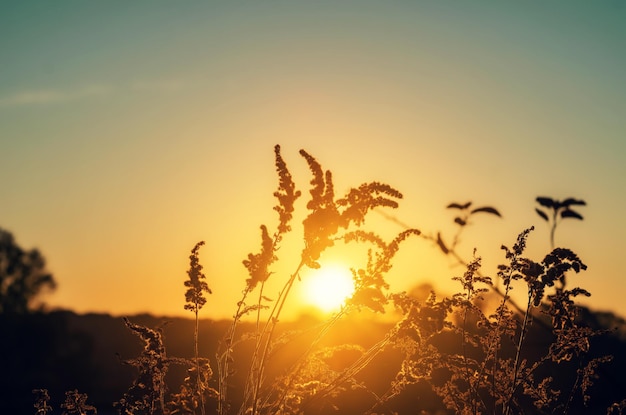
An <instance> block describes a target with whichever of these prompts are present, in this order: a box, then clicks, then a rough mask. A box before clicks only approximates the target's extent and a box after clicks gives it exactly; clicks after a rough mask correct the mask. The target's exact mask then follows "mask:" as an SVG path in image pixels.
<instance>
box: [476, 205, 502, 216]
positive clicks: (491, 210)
mask: <svg viewBox="0 0 626 415" xmlns="http://www.w3.org/2000/svg"><path fill="white" fill-rule="evenodd" d="M478 212H485V213H491V214H492V215H496V216H498V217H502V215H501V214H500V212H498V210H497V209H495V208H492V207H491V206H483V207H479V208H476V209H474V210H472V212H471V213H478Z"/></svg>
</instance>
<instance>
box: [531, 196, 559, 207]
mask: <svg viewBox="0 0 626 415" xmlns="http://www.w3.org/2000/svg"><path fill="white" fill-rule="evenodd" d="M535 200H536V201H537V202H538V203H539V204H540V205H541V206H545V207H547V208H553V207H555V206H556V204H557V203H556V202H555V201H554V200H552V199H551V198H549V197H543V196H540V197H538V198H537V199H535Z"/></svg>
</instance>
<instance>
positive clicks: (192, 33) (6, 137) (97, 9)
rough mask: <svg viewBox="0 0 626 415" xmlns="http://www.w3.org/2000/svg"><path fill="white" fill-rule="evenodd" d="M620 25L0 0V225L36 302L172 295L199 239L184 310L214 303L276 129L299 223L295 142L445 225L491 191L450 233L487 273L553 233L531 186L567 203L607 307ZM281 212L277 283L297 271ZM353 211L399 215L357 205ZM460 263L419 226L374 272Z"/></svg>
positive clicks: (564, 240)
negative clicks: (42, 291) (35, 262)
mask: <svg viewBox="0 0 626 415" xmlns="http://www.w3.org/2000/svg"><path fill="white" fill-rule="evenodd" d="M625 41H626V5H625V4H624V3H622V2H619V1H608V0H607V1H596V2H588V1H552V2H541V1H526V2H491V1H472V2H453V1H388V2H380V1H367V0H365V1H358V2H357V1H342V2H332V1H315V2H286V1H271V2H210V1H202V2H200V1H186V2H165V1H150V2H148V1H136V2H122V1H108V2H82V1H68V0H65V1H55V2H35V1H20V2H2V3H0V188H1V189H2V197H1V203H0V227H1V228H3V229H5V230H8V231H10V232H12V233H13V235H14V236H15V238H16V240H17V242H18V243H19V244H20V245H21V246H22V247H24V248H35V247H36V248H38V249H39V250H40V251H41V252H42V253H43V254H44V256H45V258H46V259H47V266H48V269H49V270H50V271H51V272H52V273H53V275H54V277H55V279H56V281H57V283H58V288H57V289H56V290H55V291H54V292H52V293H50V294H48V295H46V297H45V301H46V303H47V304H48V305H49V306H50V307H52V308H65V309H72V310H75V311H77V312H81V313H83V312H108V313H112V314H114V315H128V314H134V313H140V312H149V313H153V314H157V315H170V316H173V315H188V314H189V312H188V311H185V310H184V309H183V305H184V287H183V281H184V280H185V279H186V277H187V275H186V271H187V269H188V267H189V262H188V256H189V252H190V250H191V249H192V248H193V246H194V245H195V244H196V242H198V241H200V240H204V241H206V245H205V246H204V247H202V249H201V251H200V261H201V263H202V264H203V266H204V271H205V273H206V275H207V282H208V284H209V286H210V287H211V289H212V290H213V294H212V295H211V296H210V298H209V302H208V303H207V306H206V307H205V309H204V310H203V311H202V313H204V316H206V317H211V318H227V317H229V316H231V315H232V314H233V312H234V306H235V303H236V301H237V300H238V299H239V298H240V296H241V292H242V290H243V288H244V284H245V279H246V278H247V274H246V270H245V268H244V267H243V265H242V262H241V261H242V260H243V259H245V258H246V257H247V255H248V253H251V252H252V253H256V252H258V250H259V247H260V231H259V226H260V225H261V224H267V226H268V227H270V229H273V228H275V226H276V224H277V216H276V214H275V212H274V211H273V210H272V207H273V206H274V205H275V200H274V199H273V197H272V193H273V192H274V190H275V189H276V187H277V183H278V181H277V177H276V174H275V170H274V153H273V148H274V145H276V144H280V145H281V148H282V154H283V157H284V159H285V161H286V162H287V165H288V167H289V169H290V170H291V172H292V174H293V177H294V181H295V182H296V185H297V186H298V188H299V189H300V190H301V191H302V192H303V195H304V196H303V198H302V200H300V202H299V204H298V205H297V209H299V210H298V212H299V213H298V214H297V216H296V219H299V220H302V216H298V215H302V213H301V212H303V211H304V210H305V206H304V205H305V203H306V199H305V197H306V196H308V189H309V188H308V183H309V180H310V174H309V171H308V169H307V166H306V162H305V160H304V159H303V158H302V157H300V155H299V154H298V151H299V150H300V149H305V150H307V151H308V152H309V153H310V154H312V155H313V156H314V157H315V158H316V159H317V160H318V161H319V162H320V163H321V165H322V166H323V167H324V168H325V169H328V170H331V171H332V172H333V175H334V179H335V188H336V192H337V193H338V195H341V194H343V193H345V192H347V190H348V189H349V188H351V187H356V186H358V185H360V184H361V183H365V182H370V181H380V182H383V183H388V184H390V185H392V186H394V187H395V188H397V189H398V190H400V191H401V192H402V193H403V195H404V198H403V200H402V201H401V203H400V207H399V208H398V209H397V210H389V209H388V210H386V211H385V212H384V213H386V214H387V215H392V216H393V217H395V218H396V219H398V220H399V221H401V222H403V223H406V224H408V225H410V226H412V227H416V228H418V229H420V230H421V231H423V232H424V233H425V234H429V235H435V234H436V233H437V232H438V231H440V232H441V234H442V236H443V238H444V239H445V238H448V239H447V240H450V239H451V238H452V235H454V232H455V229H456V228H455V227H454V226H455V225H454V224H453V223H452V219H453V215H452V212H451V211H450V210H447V209H446V206H447V205H448V204H449V203H451V202H459V203H462V202H466V201H473V203H474V206H493V207H495V208H497V209H498V210H499V211H500V212H501V213H502V216H503V217H502V218H497V217H495V216H491V215H486V214H483V215H475V220H473V223H472V224H471V226H469V227H468V228H467V229H466V230H465V231H464V233H463V234H462V237H461V242H460V245H459V249H460V251H461V253H462V255H464V257H465V258H468V259H469V258H471V256H472V252H473V249H474V248H476V249H477V255H480V256H481V257H482V258H483V272H484V273H485V274H487V275H495V273H496V266H497V264H499V263H502V262H503V260H504V257H503V253H502V251H501V249H500V246H501V245H502V244H505V245H508V246H511V245H512V244H513V243H514V242H515V239H516V236H517V234H518V233H519V232H520V231H522V230H523V229H525V228H527V227H529V226H533V225H534V226H535V228H536V229H535V231H534V232H533V233H531V236H530V238H529V243H528V246H529V247H528V255H529V256H530V257H532V258H533V259H535V260H541V259H542V258H543V256H544V255H545V254H547V253H548V252H549V250H550V243H549V228H548V225H547V224H546V223H544V222H543V221H542V219H541V218H540V217H539V216H538V215H537V214H536V213H535V212H534V209H535V207H536V203H535V198H536V197H537V196H549V197H552V198H556V199H565V198H567V197H575V198H579V199H584V200H585V201H586V202H587V206H583V207H580V208H579V209H578V212H579V213H580V214H582V215H583V216H584V220H583V221H577V220H574V219H569V220H566V221H563V222H562V223H561V224H560V225H559V227H558V229H557V231H556V243H557V245H559V246H565V247H568V248H571V249H572V250H573V251H574V252H576V253H577V254H578V255H579V256H580V257H581V258H582V260H583V261H584V262H585V263H586V264H587V265H588V266H589V268H588V270H587V271H586V272H584V273H582V274H580V275H577V276H575V277H573V278H572V281H573V282H572V285H574V284H576V285H580V286H583V287H584V288H587V289H588V290H589V291H591V292H592V297H590V298H589V299H587V300H585V301H584V304H586V305H588V306H590V307H591V308H593V309H595V310H604V311H606V310H611V311H615V312H617V313H618V314H620V315H622V316H626V304H625V303H624V301H623V292H624V288H626V282H624V278H623V272H622V270H621V268H622V266H623V265H622V264H621V257H622V255H623V251H624V247H625V246H624V245H625V244H624V235H626V219H625V218H624V214H623V211H624V206H625V205H626V192H625V190H624V189H626V139H625V137H624V133H625V132H626V116H624V115H625V114H626V76H625V75H624V74H626V48H625V47H624V44H625ZM297 223H298V222H297V221H296V222H294V224H295V225H294V234H293V235H292V236H290V238H291V239H290V238H286V240H285V241H283V246H281V250H280V251H279V256H280V258H281V259H280V260H279V266H278V267H277V268H276V270H275V275H273V277H272V278H276V281H284V279H285V278H287V277H288V275H289V273H290V272H293V269H292V268H291V271H290V268H289V267H290V264H291V262H292V261H293V260H294V258H296V260H297V257H298V255H299V249H301V247H299V244H300V242H301V237H299V236H298V230H300V229H299V227H298V226H296V225H297ZM367 223H368V224H370V226H372V227H373V229H375V230H376V231H377V232H380V233H381V234H382V235H384V236H385V237H393V235H395V234H396V233H397V232H400V231H402V230H403V228H402V227H401V226H399V225H398V224H397V223H396V222H394V221H391V220H388V219H385V218H384V217H383V216H382V215H380V214H378V213H377V212H372V213H371V214H370V215H369V218H368V222H367ZM300 231H301V230H300ZM339 251H341V250H339ZM346 255H347V254H346ZM322 259H324V258H322ZM327 259H328V261H332V260H335V261H339V262H342V261H343V262H347V263H349V262H350V261H349V260H346V257H345V256H344V257H342V254H341V253H339V254H336V256H335V257H333V256H332V253H329V254H328V258H327ZM462 272H463V268H459V267H455V266H454V262H453V261H451V260H450V258H447V257H445V256H443V255H441V253H440V252H438V251H437V249H436V247H434V246H433V244H432V243H429V242H428V241H426V240H423V239H419V238H418V239H415V240H410V241H407V243H405V244H404V246H403V249H402V250H401V252H400V253H399V254H398V258H397V264H396V265H395V266H394V268H393V269H392V272H391V273H390V275H389V283H390V285H391V289H392V290H393V291H403V290H411V289H412V288H413V287H415V286H418V285H420V284H424V283H430V284H433V285H434V286H435V287H436V289H437V291H438V292H441V293H449V292H453V291H452V290H454V289H455V286H454V285H452V283H451V282H450V278H451V277H453V276H455V275H459V274H462ZM304 277H305V276H303V278H304ZM279 285H280V284H279ZM279 285H277V286H276V287H268V291H267V292H268V293H271V292H272V290H275V292H276V293H277V292H278V286H279ZM520 294H523V293H520ZM298 295H301V293H300V294H296V295H294V298H295V300H294V301H295V302H296V303H295V304H296V305H295V307H296V309H298V305H297V304H298V300H297V299H298V298H299V297H298ZM268 296H270V297H271V294H268ZM300 309H302V310H304V307H301V308H300Z"/></svg>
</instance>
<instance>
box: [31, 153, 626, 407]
mask: <svg viewBox="0 0 626 415" xmlns="http://www.w3.org/2000/svg"><path fill="white" fill-rule="evenodd" d="M300 155H301V156H302V157H303V158H304V160H305V162H306V163H307V165H308V167H309V170H310V172H311V175H312V180H311V181H310V189H309V196H310V197H309V200H308V202H307V203H306V209H307V212H306V213H305V214H304V220H303V221H302V227H301V228H300V227H298V229H301V230H302V237H301V238H299V239H300V240H301V242H302V246H301V251H300V256H299V258H298V261H296V262H295V263H294V267H293V270H292V271H291V272H290V273H288V274H286V275H283V274H281V273H278V272H275V269H276V268H277V265H278V264H279V263H280V262H281V261H285V259H284V258H280V256H279V255H280V253H281V251H280V247H281V244H282V243H284V241H285V237H286V236H287V234H290V233H292V232H294V230H293V229H292V225H293V224H292V221H293V218H294V214H295V213H294V212H295V209H296V201H297V200H298V199H299V198H300V197H302V192H301V191H299V190H297V189H296V185H295V183H294V181H293V179H292V176H291V174H290V172H289V169H288V168H287V164H286V162H285V161H284V159H283V157H282V155H281V152H280V147H279V146H276V147H275V167H276V171H277V173H278V178H279V185H278V189H277V190H276V191H275V192H274V196H275V197H276V199H277V204H276V206H275V207H274V210H275V211H276V212H277V214H278V220H277V224H276V226H275V227H273V228H270V227H268V226H266V225H262V226H261V228H260V229H261V243H260V249H259V251H258V252H256V253H251V254H249V255H248V257H247V258H246V259H245V260H244V261H243V264H244V266H245V267H246V269H247V271H248V279H247V280H246V281H242V298H241V299H240V300H239V301H238V302H237V303H236V304H234V317H233V320H232V321H231V322H229V323H228V325H227V326H226V327H224V329H223V330H222V334H221V336H220V338H219V339H213V342H215V344H216V346H215V349H214V351H215V354H214V355H201V353H200V350H201V349H204V348H203V347H201V345H200V313H201V310H202V309H203V307H204V306H206V305H207V304H209V306H210V301H207V300H208V299H207V296H208V295H210V294H211V290H210V288H209V284H208V283H207V279H206V276H205V275H204V274H203V268H202V265H201V264H200V258H199V253H200V250H201V248H202V245H203V242H199V243H198V244H197V245H196V246H194V247H193V249H192V250H191V255H190V266H189V270H188V279H187V280H186V281H185V282H184V284H185V287H186V289H187V291H186V297H185V305H184V307H185V309H187V310H189V311H190V312H191V313H192V315H193V318H194V327H193V333H190V336H189V337H190V344H192V345H193V351H194V353H193V356H188V357H173V356H171V355H170V354H169V353H168V352H167V347H166V345H165V341H164V328H163V327H148V326H146V325H142V324H138V323H137V322H133V321H131V320H130V319H124V324H125V325H126V327H127V328H128V329H129V330H130V332H132V333H133V334H134V335H136V336H137V337H138V338H139V339H140V340H141V341H142V342H143V344H144V348H143V350H142V351H141V352H140V353H139V355H138V356H137V357H135V358H132V359H128V360H125V363H127V364H128V365H130V366H132V367H134V369H135V373H136V375H137V376H136V378H135V379H134V381H132V383H131V385H130V387H129V388H128V390H127V391H126V392H125V393H124V394H123V396H121V397H120V398H119V400H118V401H117V402H116V403H115V408H116V410H117V411H118V412H119V413H120V414H124V415H130V414H135V415H138V414H191V413H194V414H205V413H217V414H220V415H226V414H242V415H243V414H252V415H257V414H309V413H310V414H320V413H334V412H336V413H362V414H378V413H433V414H434V413H455V414H521V413H567V414H570V413H571V414H573V413H586V412H587V411H589V410H590V408H594V410H595V411H597V410H598V406H597V405H596V404H595V402H594V396H593V395H592V392H593V391H594V383H597V382H598V381H599V379H601V378H602V376H603V373H604V372H603V371H605V370H606V368H607V367H610V365H611V364H612V363H611V362H612V359H613V357H612V356H610V355H607V354H605V353H603V350H599V351H597V350H595V349H594V346H595V344H597V342H596V340H597V339H603V338H606V336H607V335H610V333H608V332H607V331H606V330H605V329H604V328H602V327H599V326H597V325H595V326H594V325H590V324H588V322H589V319H585V318H581V314H580V312H581V308H580V307H578V306H577V305H576V303H575V300H576V298H577V297H579V296H588V295H590V294H589V293H588V292H587V291H586V290H584V289H582V288H579V287H576V286H572V284H571V281H572V279H573V276H574V275H575V274H577V273H579V272H581V271H584V270H585V269H586V268H587V267H586V265H585V264H584V262H583V261H582V260H581V259H580V258H579V257H578V256H577V255H576V254H575V253H574V252H572V251H570V250H568V249H565V248H554V249H553V250H552V251H551V252H549V253H547V254H546V255H545V257H544V258H543V259H541V260H539V261H536V260H532V259H530V258H527V257H526V256H525V249H526V242H527V238H528V235H529V233H530V232H532V231H533V229H532V228H530V229H525V230H523V231H522V232H521V233H520V234H519V235H518V236H517V238H516V239H515V240H514V242H513V244H512V245H511V246H503V247H502V248H503V252H504V264H502V265H500V266H499V267H498V270H497V272H496V274H495V275H494V276H493V277H490V276H487V275H485V274H483V273H482V271H481V258H480V257H478V256H474V257H473V258H470V259H468V260H465V259H464V258H462V257H461V256H460V255H459V254H458V253H457V243H458V240H459V238H458V236H459V234H460V232H462V231H463V229H465V227H466V226H468V224H469V223H470V219H471V218H474V216H475V215H485V214H487V215H496V216H499V215H500V213H499V211H498V210H497V209H495V208H493V207H490V206H480V207H475V206H473V205H472V204H471V203H464V204H459V203H452V204H450V205H449V206H448V208H449V209H450V211H451V212H454V213H455V214H456V215H455V218H454V221H455V223H456V224H457V225H458V232H459V233H457V235H455V236H454V237H453V238H451V240H452V242H449V243H446V242H445V241H444V238H443V237H442V235H441V234H440V233H437V234H436V235H430V234H425V233H422V232H421V231H420V230H418V229H411V228H408V229H405V230H403V231H402V232H400V233H399V234H397V235H396V236H395V237H394V238H392V239H391V240H389V241H386V240H384V239H383V238H382V237H381V236H379V234H377V233H375V232H372V231H371V230H368V229H367V228H365V227H364V225H365V223H366V220H367V218H368V216H369V214H370V213H371V212H372V211H373V210H375V209H376V210H379V209H393V208H395V207H397V206H398V203H399V201H400V200H401V199H402V194H401V193H400V192H399V191H398V190H396V189H394V188H393V187H391V186H389V185H387V184H383V183H378V182H372V183H366V184H362V185H360V186H359V187H355V188H352V189H350V190H349V191H348V192H347V194H346V195H344V196H343V197H339V198H338V197H336V195H335V190H334V186H333V176H332V174H331V172H330V171H325V170H323V169H322V167H321V165H320V163H319V162H318V161H317V160H316V159H315V158H314V157H313V156H311V155H310V154H309V153H307V152H306V151H303V150H302V151H300ZM537 202H538V204H539V207H538V208H537V213H538V215H539V216H540V217H541V218H542V219H544V220H546V221H548V222H549V223H550V225H551V235H550V238H551V241H552V244H553V245H554V233H555V230H556V228H557V225H558V224H559V223H560V221H561V220H563V219H567V218H573V219H582V216H581V215H580V214H579V213H578V212H577V211H576V210H574V209H575V208H576V207H577V206H582V205H584V202H583V201H581V200H577V199H566V200H564V201H558V200H553V199H550V198H547V197H539V198H537ZM294 228H295V226H294ZM408 238H419V239H421V240H424V241H426V242H428V243H432V244H433V245H434V246H436V247H437V248H438V249H439V250H440V251H441V253H442V254H444V255H448V256H450V257H451V258H454V260H455V261H457V262H459V263H462V264H464V265H465V271H464V272H463V273H462V274H461V275H456V276H452V279H453V280H454V281H455V282H456V283H457V284H458V285H457V286H458V291H457V293H456V294H454V295H452V296H449V297H441V296H438V295H437V294H436V293H434V292H430V293H429V294H428V295H427V296H426V297H424V298H419V297H416V296H413V295H409V294H407V293H404V292H394V291H393V290H392V287H390V286H389V284H388V283H387V279H386V276H387V273H388V272H389V271H390V270H391V268H392V265H393V260H394V257H395V255H396V254H397V252H398V251H399V250H400V249H401V246H402V244H403V242H404V241H406V240H407V239H408ZM339 244H348V245H355V246H357V247H360V248H361V249H363V250H364V251H365V252H366V253H367V254H366V255H365V256H364V260H363V263H356V262H355V263H353V264H351V265H352V274H353V279H354V286H355V290H354V293H353V295H352V296H351V297H350V298H349V299H348V300H347V301H346V303H345V305H344V306H343V307H342V308H341V310H339V311H338V312H336V313H335V314H333V315H332V316H331V317H330V318H328V319H327V320H326V321H309V322H308V323H309V324H307V325H304V324H298V325H296V326H289V325H285V323H282V322H281V319H282V316H283V315H284V314H285V311H286V307H288V306H289V303H288V302H287V299H288V298H289V296H290V294H291V293H292V289H293V287H294V285H295V284H297V283H298V282H299V281H298V280H299V279H300V278H301V277H302V272H303V270H304V269H306V268H319V267H320V266H322V265H321V264H322V261H320V258H321V257H322V256H323V255H324V253H326V252H327V251H329V250H332V249H335V248H336V247H337V246H338V245H339ZM287 262H288V261H287ZM288 263H290V262H288ZM270 278H272V279H281V278H282V289H281V290H280V292H279V294H278V296H277V297H276V298H271V299H270V298H268V296H267V295H266V293H265V287H266V283H267V282H268V280H269V279H270ZM496 282H497V283H496ZM513 288H515V290H516V291H519V290H523V292H525V293H527V295H526V301H525V303H524V304H516V303H515V302H514V301H513V300H512V299H511V297H510V294H511V290H512V289H513ZM494 299H495V301H494ZM487 300H489V301H487ZM494 304H495V305H494ZM362 310H370V311H372V312H375V313H385V312H387V313H392V315H394V316H396V320H395V322H394V323H390V324H386V325H384V329H383V330H380V326H377V329H376V330H372V333H370V335H368V336H367V338H365V339H359V340H355V341H344V340H345V339H339V340H338V338H337V333H341V332H342V331H343V332H345V331H346V330H349V329H346V327H348V326H346V322H349V324H354V323H353V322H354V319H353V315H354V314H355V313H357V312H359V311H362ZM392 310H393V312H392ZM246 321H252V323H247V322H246ZM284 326H287V327H288V328H289V329H286V328H283V327H284ZM372 327H373V326H372ZM174 367H180V368H184V370H185V371H186V376H185V377H184V379H183V380H182V382H180V384H179V385H177V386H176V389H171V388H170V387H168V381H167V377H168V373H170V372H171V370H172V368H174ZM43 387H45V385H42V388H43ZM34 392H35V394H36V396H35V398H36V399H35V401H36V403H35V412H36V413H37V414H38V415H39V414H42V415H43V414H46V413H48V412H51V411H52V407H51V405H50V396H49V393H48V390H46V389H37V390H35V391H34ZM625 398H626V396H611V397H610V398H609V399H610V400H611V401H610V402H608V403H607V402H606V399H605V400H603V401H602V404H603V405H604V406H603V407H602V411H603V412H604V413H610V414H617V413H622V411H623V410H624V409H625V408H626V399H625ZM60 407H61V410H62V411H63V413H67V414H87V413H96V408H95V407H94V406H92V405H91V404H89V400H88V397H87V395H86V394H84V393H81V392H79V391H78V390H71V391H68V392H67V395H66V399H65V402H64V403H63V404H62V405H60ZM420 411H421V412H420Z"/></svg>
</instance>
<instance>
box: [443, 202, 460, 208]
mask: <svg viewBox="0 0 626 415" xmlns="http://www.w3.org/2000/svg"><path fill="white" fill-rule="evenodd" d="M446 208H447V209H463V206H461V205H459V204H458V203H450V204H449V205H448V206H446Z"/></svg>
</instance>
